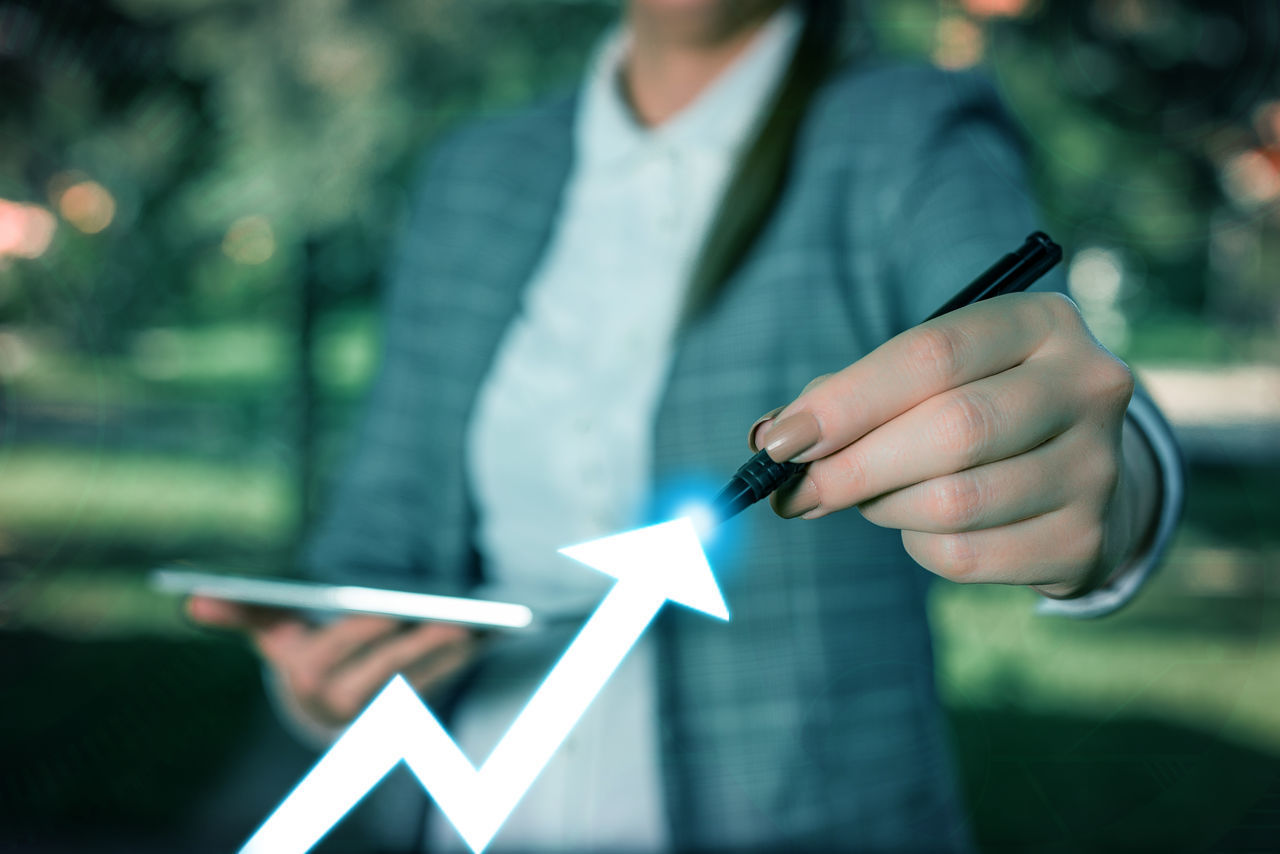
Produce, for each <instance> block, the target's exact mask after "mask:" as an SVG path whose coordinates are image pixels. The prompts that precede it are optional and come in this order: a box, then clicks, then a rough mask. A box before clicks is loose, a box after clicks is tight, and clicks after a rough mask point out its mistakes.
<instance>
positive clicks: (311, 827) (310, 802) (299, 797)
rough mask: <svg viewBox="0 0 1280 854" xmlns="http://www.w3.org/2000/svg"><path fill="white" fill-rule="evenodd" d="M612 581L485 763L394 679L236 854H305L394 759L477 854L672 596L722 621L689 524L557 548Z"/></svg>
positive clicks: (724, 613) (720, 602) (725, 615)
mask: <svg viewBox="0 0 1280 854" xmlns="http://www.w3.org/2000/svg"><path fill="white" fill-rule="evenodd" d="M560 551H561V553H562V554H565V555H568V556H569V557H571V558H573V559H575V560H578V561H580V562H582V563H585V564H586V565H587V566H590V567H592V568H593V569H597V570H599V571H600V572H603V573H605V574H606V575H610V576H613V577H614V578H616V579H617V583H615V584H614V585H613V587H612V588H611V589H610V590H609V593H608V595H607V596H605V598H604V600H603V601H602V602H601V603H600V605H599V606H598V607H597V608H596V610H595V613H593V614H592V615H591V618H590V619H589V620H587V622H586V624H585V625H584V626H583V627H582V629H581V630H580V631H579V632H578V635H577V637H575V638H574V639H573V642H572V643H571V644H570V645H569V648H568V649H567V650H565V652H564V655H563V656H562V657H561V658H560V660H559V661H558V662H556V665H555V667H554V668H552V670H551V672H550V673H549V674H548V675H547V678H546V680H545V681H543V683H542V685H541V686H539V688H538V690H537V691H536V692H535V693H534V695H533V697H532V698H530V700H529V703H528V705H526V706H525V707H524V709H523V711H521V712H520V715H519V716H518V717H517V718H516V720H515V722H514V723H513V724H512V725H511V728H510V729H509V730H507V733H506V735H504V736H503V737H502V740H501V741H500V742H498V745H497V746H496V747H495V748H494V749H493V752H492V753H491V754H489V758H488V759H487V760H485V763H484V765H483V766H481V767H480V769H479V770H476V768H475V766H473V765H472V764H471V762H470V761H469V760H468V759H467V757H466V756H465V755H463V753H462V751H461V750H460V749H459V748H458V746H457V744H455V743H454V741H453V739H452V738H451V737H450V736H449V734H448V733H447V732H446V731H445V729H444V727H443V726H442V725H441V724H440V721H439V720H437V719H436V716H435V715H434V714H432V712H431V710H430V709H428V708H427V707H426V705H425V704H424V703H423V702H422V700H421V699H420V698H419V697H418V694H417V692H415V691H414V690H413V688H412V687H410V685H409V683H408V682H406V681H405V680H404V679H403V678H402V677H400V676H396V677H395V678H394V679H392V680H391V682H390V683H388V684H387V686H386V687H385V688H383V689H382V691H381V692H380V693H379V694H378V696H377V697H375V698H374V699H373V702H371V703H370V704H369V706H368V708H366V709H365V710H364V711H363V712H362V713H361V714H360V716H359V717H358V718H356V719H355V720H354V721H353V722H352V723H351V725H350V726H349V727H348V728H347V730H346V732H344V733H343V734H342V736H341V738H339V739H338V740H337V741H336V742H335V743H334V744H333V746H332V747H330V748H329V751H328V752H327V753H325V755H324V756H322V757H321V758H320V761H319V762H318V763H317V764H316V766H315V767H314V768H312V769H311V771H310V772H309V773H308V774H307V776H305V777H303V778H302V782H300V783H298V785H297V787H296V788H295V789H294V790H293V791H292V792H291V793H290V794H289V796H288V797H287V798H285V800H284V802H283V803H281V804H280V806H279V807H277V808H276V811H275V812H274V813H272V814H271V816H270V817H269V818H268V819H267V820H266V822H265V823H264V824H263V825H262V827H261V828H259V829H258V831H257V832H256V833H255V834H254V835H253V836H252V837H251V838H250V839H249V841H248V842H246V843H245V845H244V847H243V848H242V849H240V851H241V854H292V852H304V851H308V850H310V849H311V847H312V846H314V845H315V844H316V843H317V842H319V841H320V840H321V839H322V838H323V837H324V835H325V834H326V833H328V832H329V830H330V829H331V828H332V827H333V826H334V825H335V824H337V823H338V822H339V821H340V820H341V819H342V817H343V816H345V815H346V814H347V812H348V811H350V810H351V808H352V807H354V806H355V805H356V804H357V803H358V802H359V801H360V799H361V798H363V797H364V796H365V795H366V794H368V792H369V791H370V790H371V789H373V788H374V787H375V786H376V785H377V784H378V782H379V781H380V780H381V779H382V778H383V777H385V776H386V775H387V773H388V772H390V771H391V769H392V768H394V767H395V766H396V764H397V763H399V762H400V761H401V760H403V761H404V762H405V764H406V765H408V766H409V770H410V771H412V772H413V774H414V776H415V777H417V778H418V782H420V783H421V784H422V786H423V788H425V789H426V790H427V791H428V792H429V793H430V794H431V796H432V797H433V798H435V801H436V804H437V805H438V806H439V807H440V810H441V812H443V813H444V814H445V815H446V816H447V817H448V818H449V820H450V821H451V822H453V826H454V827H455V828H456V829H457V831H458V833H459V834H461V835H462V838H463V839H464V840H465V841H466V843H467V845H469V846H470V847H471V850H472V851H475V852H477V854H479V852H481V851H483V850H484V848H485V847H486V846H487V845H488V844H489V842H490V841H492V839H493V837H494V835H495V834H496V833H497V832H498V829H499V828H500V827H502V823H503V822H504V821H506V819H507V816H509V815H510V814H511V811H512V810H513V809H515V807H516V804H517V803H519V802H520V799H521V798H522V797H523V796H524V793H525V792H526V791H528V789H529V787H530V786H531V785H533V781H534V780H535V779H536V778H537V776H538V774H539V773H541V771H542V769H543V768H544V767H545V766H546V764H547V762H548V761H549V760H550V759H551V756H552V755H553V754H554V753H555V752H556V749H557V748H558V747H559V746H560V744H561V743H562V742H563V741H564V739H565V737H566V736H568V735H569V732H570V730H572V729H573V727H574V725H575V724H576V723H577V722H578V719H579V718H581V717H582V715H583V713H584V712H586V710H587V707H588V706H589V705H591V701H592V700H593V699H595V696H596V694H598V693H599V692H600V689H601V688H603V687H604V685H605V683H606V682H607V681H608V680H609V677H610V676H611V675H612V674H613V672H614V670H616V669H617V667H618V665H619V664H621V663H622V660H623V659H624V658H626V655H627V652H628V651H629V650H630V649H631V647H632V646H633V645H634V644H635V642H636V641H637V640H639V638H640V636H641V635H642V634H644V630H645V629H646V628H647V627H648V625H649V623H650V622H652V621H653V618H654V616H656V615H657V613H658V611H659V610H661V608H662V605H663V603H664V602H665V601H666V600H668V599H670V600H671V601H672V602H677V603H679V604H681V605H686V606H688V607H690V608H693V609H695V610H698V611H703V612H705V613H707V614H710V615H711V616H713V617H718V618H720V619H721V620H728V619H729V609H728V608H727V607H726V606H725V603H724V598H723V597H722V596H721V595H720V588H719V587H718V586H717V585H716V581H715V577H714V576H713V575H712V573H711V567H710V566H709V565H708V563H707V558H706V556H705V555H704V554H703V551H702V545H701V543H700V542H699V541H698V535H697V533H696V531H695V530H694V526H693V523H692V522H691V521H690V520H688V519H677V520H675V521H674V522H664V523H662V524H661V525H653V526H651V527H648V528H641V529H639V530H637V531H631V532H629V533H625V534H617V535H615V536H612V537H605V538H604V539H600V540H593V541H591V542H589V543H583V544H582V545H578V546H571V547H569V548H565V549H561V550H560Z"/></svg>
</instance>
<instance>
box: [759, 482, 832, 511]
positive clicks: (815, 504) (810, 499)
mask: <svg viewBox="0 0 1280 854" xmlns="http://www.w3.org/2000/svg"><path fill="white" fill-rule="evenodd" d="M770 500H771V502H772V504H773V509H774V512H776V513H777V514H778V515H779V516H781V517H782V518H783V519H794V518H796V517H797V516H800V517H802V518H806V519H807V518H808V517H809V514H810V513H814V512H818V511H820V510H821V506H820V502H819V501H818V485H817V484H816V483H814V482H813V478H812V477H798V478H796V479H795V480H793V481H791V482H790V483H788V484H786V485H785V486H783V487H782V488H781V489H779V490H778V491H777V492H775V493H774V494H773V496H772V497H771V499H770Z"/></svg>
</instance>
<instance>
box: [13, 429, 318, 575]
mask: <svg viewBox="0 0 1280 854" xmlns="http://www.w3.org/2000/svg"><path fill="white" fill-rule="evenodd" d="M291 500H292V499H291V496H290V493H289V489H288V483H287V471H285V470H283V469H282V468H281V467H279V466H274V465H270V464H267V465H263V464H262V463H261V462H241V463H227V462H215V461H209V460H200V459H192V458H184V457H178V456H173V457H162V456H156V455H153V454H147V453H137V452H111V453H105V452H102V451H97V450H94V449H92V448H65V447H58V448H54V447H31V446H25V447H19V448H9V449H7V450H5V451H4V453H3V454H2V455H0V532H2V533H3V534H4V535H5V536H6V537H7V538H9V539H11V540H12V539H31V540H50V539H63V538H69V539H77V540H90V541H95V540H128V541H132V542H136V543H139V544H140V545H142V546H143V547H145V548H149V549H151V550H154V551H157V552H160V553H163V551H164V549H165V548H166V547H167V546H168V545H169V544H171V543H174V542H180V541H182V540H184V539H187V538H189V537H192V536H196V535H199V536H200V537H202V538H203V537H220V538H226V539H227V540H229V541H233V542H236V543H239V544H241V545H242V546H249V547H256V548H267V547H270V546H272V545H273V544H275V543H277V542H278V541H279V539H280V537H281V534H282V532H287V531H288V528H289V525H290V524H291V522H292V513H293V509H292V506H291Z"/></svg>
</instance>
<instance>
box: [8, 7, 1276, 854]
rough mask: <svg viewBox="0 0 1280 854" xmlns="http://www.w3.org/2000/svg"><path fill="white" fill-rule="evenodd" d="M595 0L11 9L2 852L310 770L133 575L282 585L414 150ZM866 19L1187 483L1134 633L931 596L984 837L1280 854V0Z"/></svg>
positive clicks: (568, 73)
mask: <svg viewBox="0 0 1280 854" xmlns="http://www.w3.org/2000/svg"><path fill="white" fill-rule="evenodd" d="M617 9H618V7H617V4H616V3H610V2H602V0H560V2H554V3H553V2H531V0H506V1H505V2H498V0H361V2H355V0H114V2H105V0H97V2H73V0H35V1H33V2H13V0H0V677H2V678H3V682H0V686H2V690H3V692H4V695H3V696H4V703H3V706H2V707H0V708H2V711H0V849H3V850H39V851H45V850H67V851H76V850H115V849H116V848H119V849H120V850H131V851H140V850H150V849H148V846H150V847H151V849H153V850H179V848H182V849H183V850H196V849H197V846H196V844H195V843H194V842H191V841H190V840H191V839H194V838H196V837H191V836H188V837H187V839H188V842H186V843H183V845H181V846H176V843H174V842H173V840H174V839H175V838H179V837H180V836H181V835H182V834H192V833H197V834H203V837H202V838H203V839H204V840H205V841H206V842H210V843H211V844H212V841H213V840H221V841H222V842H223V844H232V843H234V842H236V841H239V840H240V839H242V838H243V835H244V834H245V833H247V832H248V831H249V830H250V829H251V827H252V825H253V823H255V822H256V821H258V820H260V819H261V818H262V817H263V815H264V814H265V811H266V810H267V809H268V808H269V807H270V806H271V805H273V804H274V803H275V802H276V800H277V799H278V798H279V797H280V795H281V794H283V792H284V791H285V790H286V789H287V787H288V786H289V785H290V784H291V783H292V781H293V780H294V779H296V777H297V775H298V773H300V771H301V770H302V769H303V768H304V767H306V764H307V762H308V761H309V755H308V754H307V753H306V752H305V751H304V750H303V749H302V748H300V747H298V746H296V745H293V744H292V743H290V742H289V741H288V739H287V736H284V735H283V734H282V733H280V732H279V730H278V729H275V728H274V726H275V725H274V724H273V723H272V719H271V716H270V712H269V711H268V710H267V709H266V708H265V707H264V701H263V698H262V689H261V685H260V683H259V681H258V673H257V668H256V665H255V663H254V660H253V658H252V656H251V655H250V654H249V653H248V652H247V651H246V650H245V649H244V648H243V647H242V646H241V645H240V644H238V643H236V642H235V641H234V640H231V639H227V638H223V637H217V636H214V635H212V634H208V633H202V632H199V631H196V630H194V629H192V628H191V627H189V626H188V625H186V624H185V623H184V621H183V620H182V619H181V617H180V615H179V613H178V610H177V608H176V606H175V603H174V602H173V601H170V600H168V599H165V598H163V597H160V596H157V595H154V594H152V593H150V592H148V591H147V590H146V588H145V586H144V584H143V574H144V572H145V570H146V569H148V568H149V567H151V566H154V565H156V564H158V563H161V562H165V561H169V560H173V559H189V560H194V561H202V562H208V563H212V564H215V565H225V566H233V567H251V568H264V569H273V570H280V569H285V568H287V567H289V566H290V564H291V554H292V550H293V549H294V547H295V545H296V543H297V541H298V538H299V536H300V532H301V531H302V530H303V529H304V527H305V525H306V522H307V519H308V518H309V517H310V516H311V514H312V513H313V512H314V510H315V507H316V506H317V502H318V501H322V500H323V495H324V484H325V480H326V475H327V473H328V472H330V471H331V470H332V468H333V465H334V461H335V459H336V458H337V457H338V456H339V455H340V453H341V447H342V437H343V435H344V428H345V427H346V425H347V423H348V420H349V417H350V415H351V413H352V411H353V410H354V407H355V405H356V403H357V402H358V400H359V397H360V392H361V390H362V389H363V387H364V385H365V383H366V381H367V379H368V378H369V375H370V371H371V369H372V367H373V364H374V361H375V359H376V353H377V338H378V324H377V318H376V311H375V309H376V304H377V303H376V300H377V292H378V284H377V283H378V276H379V271H380V269H381V267H382V266H383V264H384V260H385V258H386V256H387V251H388V244H389V241H390V240H391V236H392V234H393V232H394V230H395V227H396V225H397V224H398V223H399V221H400V218H401V214H402V211H403V209H404V207H405V204H406V197H405V194H406V187H407V185H408V177H409V175H410V174H411V173H412V171H413V169H414V166H415V163H416V162H418V161H419V159H420V157H421V154H422V152H423V151H424V149H426V148H427V147H429V145H430V143H431V141H432V140H433V139H434V138H436V136H437V135H438V134H440V133H441V132H442V131H443V130H445V129H447V128H449V127H451V126H453V125H455V124H457V123H459V122H462V121H466V120H468V119H470V118H473V117H475V116H477V115H480V114H483V113H492V112H496V111H502V110H506V109H511V108H512V107H514V106H516V105H518V104H521V103H524V102H527V101H528V100H530V99H532V98H534V97H537V96H538V95H539V94H541V93H546V92H549V91H551V90H554V89H556V88H562V87H565V86H571V85H573V83H574V80H575V75H576V74H577V73H578V71H579V69H580V66H581V64H582V62H583V60H584V58H585V56H586V53H587V51H588V50H589V49H590V46H591V44H592V41H593V39H594V38H595V37H596V36H597V34H598V33H599V32H600V31H601V29H602V28H603V27H604V26H606V25H607V23H608V22H609V21H611V20H612V19H613V18H614V17H615V16H616V14H617ZM854 20H855V29H856V31H857V34H858V35H859V36H860V37H865V36H866V35H867V34H870V35H871V37H872V38H873V39H874V41H875V43H876V44H877V45H878V47H879V49H880V50H881V51H883V52H884V53H887V54H890V55H898V56H903V57H910V58H914V59H918V60H920V61H926V62H933V63H936V64H939V65H942V66H946V67H951V68H964V67H969V66H975V65H979V66H985V67H986V69H987V70H988V72H989V73H990V74H991V75H992V76H993V77H994V79H995V80H996V82H997V83H998V85H999V87H1000V89H1001V91H1002V92H1003V94H1004V96H1005V98H1006V100H1007V101H1008V103H1009V105H1010V107H1011V108H1012V110H1013V111H1014V113H1015V115H1016V117H1017V119H1018V121H1019V122H1020V123H1021V124H1022V126H1023V128H1024V130H1025V132H1026V136H1027V139H1028V141H1029V142H1030V144H1031V151H1032V158H1033V166H1034V179H1035V183H1036V187H1037V190H1038V192H1039V195H1040V199H1041V201H1042V204H1043V206H1044V209H1045V211H1046V217H1047V223H1048V225H1049V227H1050V231H1051V233H1053V234H1054V235H1055V237H1056V238H1058V239H1059V240H1060V241H1061V242H1063V243H1064V244H1066V245H1067V246H1068V247H1069V248H1070V257H1069V259H1068V260H1069V280H1070V284H1071V289H1072V293H1073V296H1074V297H1075V298H1076V300H1077V302H1078V303H1079V304H1080V305H1081V307H1082V309H1083V310H1084V312H1085V314H1086V316H1087V317H1088V319H1089V321H1090V323H1091V325H1092V326H1093V328H1094V329H1095V331H1096V332H1097V333H1098V334H1099V336H1100V337H1101V338H1102V340H1103V341H1104V342H1105V343H1106V344H1108V345H1109V346H1110V347H1111V348H1112V349H1113V350H1115V351H1116V352H1117V353H1119V354H1120V355H1121V356H1123V357H1125V358H1126V359H1128V360H1129V361H1130V362H1131V363H1132V364H1133V365H1134V366H1135V368H1136V369H1137V371H1138V373H1139V375H1140V376H1141V377H1142V379H1143V380H1144V381H1145V382H1146V383H1147V384H1148V386H1149V387H1150V388H1151V390H1152V392H1153V394H1154V395H1155V396H1156V398H1157V399H1158V400H1159V401H1160V402H1161V403H1162V404H1163V405H1164V407H1165V409H1166V412H1167V413H1168V414H1169V415H1170V417H1171V419H1172V420H1173V422H1174V425H1175V427H1176V429H1177V431H1178V433H1179V435H1180V437H1181V438H1182V440H1183V443H1184V446H1185V450H1186V452H1187V455H1188V459H1189V462H1190V466H1191V469H1190V472H1191V482H1190V495H1189V501H1188V508H1187V515H1186V519H1185V522H1184V524H1183V526H1182V528H1181V531H1180V533H1179V534H1178V537H1177V539H1176V542H1175V543H1174V546H1173V549H1172V552H1171V554H1170V556H1169V558H1168V560H1167V562H1166V564H1165V566H1164V567H1163V569H1162V571H1161V573H1160V575H1159V576H1158V577H1157V578H1156V579H1154V580H1153V581H1152V582H1151V583H1150V584H1149V586H1148V588H1147V589H1146V590H1144V591H1143V593H1142V595H1141V596H1140V598H1139V599H1138V601H1136V602H1135V603H1134V604H1133V605H1132V606H1131V607H1129V608H1127V609H1126V610H1125V611H1123V612H1122V613H1120V614H1118V615H1115V616H1113V617H1110V618H1107V619H1105V620H1100V621H1096V622H1072V621H1062V620H1054V619H1047V618H1037V617H1035V616H1033V615H1032V613H1031V605H1032V603H1033V599H1034V597H1033V595H1032V594H1029V593H1027V592H1026V591H1021V590H1014V589H1005V588H994V587H990V588H976V587H975V588H961V587H956V586H951V585H941V584H940V585H937V586H936V589H935V594H934V600H933V602H932V607H933V609H934V614H935V622H936V625H937V628H938V641H937V644H938V651H939V656H940V661H941V665H942V666H941V673H940V677H939V678H940V680H941V684H942V689H943V693H944V695H945V697H946V699H947V702H948V705H949V709H950V712H951V715H952V720H953V723H954V728H955V736H956V742H957V745H958V748H959V753H960V757H961V765H962V773H963V775H964V779H965V783H966V788H967V794H968V798H969V802H970V805H971V807H972V810H973V814H974V822H975V827H976V830H977V833H978V836H979V839H980V841H981V842H982V844H983V847H984V849H985V850H988V851H993V852H994V851H1011V852H1012V851H1053V852H1056V851H1062V852H1071V851H1083V850H1098V851H1103V850H1106V851H1110V850H1115V851H1122V850H1159V851H1280V621H1278V620H1277V617H1278V616H1280V607H1278V606H1277V605H1276V603H1275V600H1274V594H1275V592H1276V591H1277V589H1278V586H1277V571H1276V567H1277V561H1278V559H1280V525H1277V524H1276V510H1277V508H1278V507H1280V502H1278V501H1277V498H1278V497H1280V496H1278V495H1277V489H1276V486H1275V484H1276V482H1277V476H1280V336H1277V327H1278V326H1280V287H1277V285H1276V278H1277V277H1276V274H1275V272H1274V271H1275V270H1276V267H1277V261H1280V208H1278V207H1277V204H1276V203H1277V199H1280V4H1274V3H1269V2H1256V0H1237V2H1185V1H1184V0H1089V2H1064V1H1063V0H1039V2H1037V0H963V2H960V0H952V2H937V1H936V0H874V1H873V2H866V3H863V4H861V5H860V6H858V7H855V8H854ZM341 845H342V842H341V839H340V838H339V839H335V840H334V841H332V842H331V847H334V848H338V847H340V846H341Z"/></svg>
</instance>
